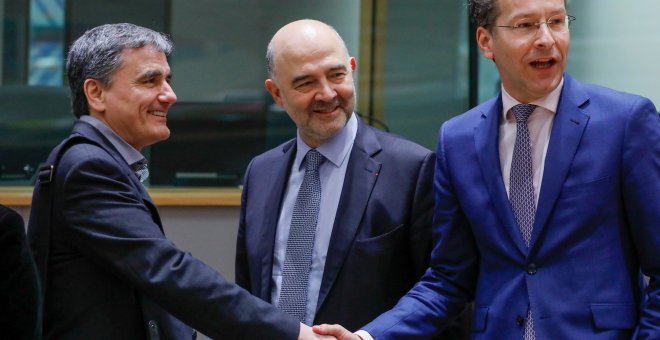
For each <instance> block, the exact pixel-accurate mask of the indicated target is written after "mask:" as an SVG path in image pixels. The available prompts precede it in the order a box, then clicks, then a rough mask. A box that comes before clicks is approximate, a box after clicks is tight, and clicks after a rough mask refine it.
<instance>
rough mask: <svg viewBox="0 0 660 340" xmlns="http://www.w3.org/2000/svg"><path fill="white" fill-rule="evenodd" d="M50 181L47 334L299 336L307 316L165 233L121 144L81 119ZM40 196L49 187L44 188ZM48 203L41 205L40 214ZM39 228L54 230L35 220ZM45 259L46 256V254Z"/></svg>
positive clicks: (37, 209)
mask: <svg viewBox="0 0 660 340" xmlns="http://www.w3.org/2000/svg"><path fill="white" fill-rule="evenodd" d="M73 135H81V136H84V137H85V138H86V139H88V140H89V141H90V143H91V144H90V143H81V144H75V145H73V146H72V147H70V148H69V149H68V150H67V151H66V152H65V153H64V155H63V157H62V159H61V161H60V163H59V166H58V167H57V168H56V172H55V182H54V183H51V184H50V185H53V187H51V191H52V194H53V196H54V197H53V199H54V209H53V211H54V213H53V220H52V222H51V237H50V238H51V241H50V259H49V263H48V267H47V270H48V275H47V281H46V290H45V310H44V336H45V337H47V338H56V339H60V338H62V339H143V338H146V337H149V338H151V339H153V338H159V339H190V338H192V336H193V332H192V329H191V328H190V327H188V326H187V325H190V326H192V327H194V328H196V329H197V330H199V331H200V332H202V333H204V334H206V335H208V336H211V337H214V338H226V339H239V338H240V339H264V338H276V339H295V338H297V335H298V330H299V323H298V322H297V321H296V320H295V319H293V318H291V317H289V316H288V315H286V314H284V313H282V312H280V311H277V310H275V309H274V308H272V306H270V305H268V304H266V303H264V302H263V301H260V300H258V299H255V298H254V297H252V296H250V294H249V293H248V292H246V291H244V290H243V289H241V288H239V287H238V286H236V285H234V284H231V283H229V282H227V281H226V280H225V279H224V278H223V277H222V276H220V275H219V274H218V273H216V272H215V271H214V270H213V269H211V268H210V267H208V266H206V265H205V264H204V263H202V262H201V261H199V260H197V259H195V258H194V257H193V256H192V255H191V254H190V253H187V252H184V251H181V250H179V249H177V248H176V246H175V245H174V244H172V242H170V241H168V240H167V239H166V238H165V235H164V233H163V229H162V226H161V221H160V218H159V215H158V211H157V210H156V206H155V205H154V203H153V201H152V200H151V198H150V197H149V195H148V193H147V192H146V190H145V189H144V187H143V186H142V184H141V183H140V182H139V181H138V179H137V177H136V175H135V173H134V172H133V171H132V170H131V168H130V167H129V166H128V165H127V164H126V162H125V161H124V160H123V158H122V157H121V155H120V154H119V153H118V152H117V151H116V149H115V148H114V147H113V146H112V144H111V143H110V142H109V141H108V140H107V139H106V138H105V137H104V136H103V135H102V134H101V133H100V132H99V131H98V130H96V129H95V128H93V127H92V126H91V125H89V124H87V123H85V122H81V121H78V122H77V123H76V124H75V126H74V128H73V133H72V136H73ZM34 195H35V201H38V199H39V195H40V190H39V186H37V188H36V190H35V193H34ZM45 211H46V209H45V208H44V207H40V206H33V208H32V216H35V217H36V215H38V214H43V213H44V212H45ZM40 217H42V218H32V217H31V218H30V226H29V229H30V235H31V237H32V236H34V237H35V238H38V236H39V235H40V233H45V232H46V230H45V226H44V225H33V224H32V221H33V220H34V221H37V220H43V216H40ZM37 262H38V263H39V261H37Z"/></svg>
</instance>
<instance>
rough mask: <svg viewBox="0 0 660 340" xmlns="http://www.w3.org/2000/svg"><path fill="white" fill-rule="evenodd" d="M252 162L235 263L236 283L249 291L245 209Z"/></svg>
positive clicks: (243, 197)
mask: <svg viewBox="0 0 660 340" xmlns="http://www.w3.org/2000/svg"><path fill="white" fill-rule="evenodd" d="M252 162H253V161H251V162H250V164H249V165H248V167H247V170H246V171H245V177H244V178H245V179H244V183H243V191H242V194H241V215H240V217H239V222H238V236H237V238H236V263H235V276H236V277H235V279H236V284H237V285H239V286H241V287H243V288H244V289H246V290H247V291H249V292H251V293H254V292H252V287H251V286H250V270H249V268H248V265H249V261H248V258H247V248H246V245H245V210H246V207H247V193H248V188H247V186H248V184H249V182H250V181H249V176H250V168H251V167H252Z"/></svg>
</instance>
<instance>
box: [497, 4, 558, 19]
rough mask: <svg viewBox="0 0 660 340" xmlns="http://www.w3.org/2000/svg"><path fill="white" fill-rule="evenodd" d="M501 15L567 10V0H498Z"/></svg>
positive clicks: (505, 16)
mask: <svg viewBox="0 0 660 340" xmlns="http://www.w3.org/2000/svg"><path fill="white" fill-rule="evenodd" d="M498 5H499V6H498V7H499V8H498V9H499V16H500V17H504V18H515V17H522V16H532V15H549V14H553V13H558V12H565V11H566V6H565V0H498Z"/></svg>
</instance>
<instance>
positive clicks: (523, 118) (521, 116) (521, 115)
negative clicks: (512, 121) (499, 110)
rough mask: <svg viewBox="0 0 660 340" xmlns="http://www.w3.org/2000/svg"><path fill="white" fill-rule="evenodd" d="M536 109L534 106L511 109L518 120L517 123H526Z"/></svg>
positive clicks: (521, 105) (524, 105)
mask: <svg viewBox="0 0 660 340" xmlns="http://www.w3.org/2000/svg"><path fill="white" fill-rule="evenodd" d="M535 108H536V105H534V104H518V105H516V106H514V107H512V108H511V113H513V116H514V117H515V118H516V123H526V122H527V119H528V118H529V116H531V115H532V112H534V109H535Z"/></svg>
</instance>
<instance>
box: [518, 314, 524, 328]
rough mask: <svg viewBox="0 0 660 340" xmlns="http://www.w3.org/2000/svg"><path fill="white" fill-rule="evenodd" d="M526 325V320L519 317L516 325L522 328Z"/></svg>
mask: <svg viewBox="0 0 660 340" xmlns="http://www.w3.org/2000/svg"><path fill="white" fill-rule="evenodd" d="M524 323H525V318H523V317H522V316H520V315H518V316H517V317H516V325H518V326H522V325H523V324H524Z"/></svg>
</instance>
